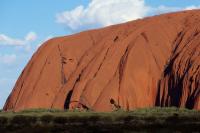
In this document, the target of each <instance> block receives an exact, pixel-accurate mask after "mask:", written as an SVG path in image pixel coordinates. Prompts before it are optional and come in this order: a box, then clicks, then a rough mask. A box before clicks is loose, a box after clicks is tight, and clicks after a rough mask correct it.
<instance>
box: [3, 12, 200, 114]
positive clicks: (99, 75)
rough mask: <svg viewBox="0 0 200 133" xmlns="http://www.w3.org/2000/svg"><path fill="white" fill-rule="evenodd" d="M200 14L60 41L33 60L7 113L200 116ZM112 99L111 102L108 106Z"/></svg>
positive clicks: (121, 26)
mask: <svg viewBox="0 0 200 133" xmlns="http://www.w3.org/2000/svg"><path fill="white" fill-rule="evenodd" d="M199 96H200V10H193V11H183V12H177V13H170V14H164V15H160V16H154V17H148V18H144V19H141V20H136V21H132V22H127V23H124V24H119V25H114V26H109V27H106V28H102V29H97V30H90V31H85V32H81V33H78V34H75V35H70V36H65V37H58V38H54V39H51V40H49V41H47V42H45V43H44V44H43V45H42V46H41V47H40V48H39V49H38V51H37V52H36V53H35V54H34V55H33V57H32V59H31V60H30V61H29V63H28V65H27V66H26V67H25V69H24V70H23V72H22V74H21V75H20V77H19V79H18V81H17V82H16V85H15V87H14V89H13V91H12V93H11V94H10V96H9V97H8V99H7V101H6V103H5V106H4V110H14V111H19V110H23V109H29V108H58V109H68V108H69V109H74V108H87V109H92V110H94V111H112V110H113V104H112V102H114V103H115V104H117V105H118V106H120V107H121V108H123V109H126V110H132V109H135V108H143V107H154V106H177V107H186V108H191V109H193V108H194V109H200V98H199ZM111 99H112V102H111Z"/></svg>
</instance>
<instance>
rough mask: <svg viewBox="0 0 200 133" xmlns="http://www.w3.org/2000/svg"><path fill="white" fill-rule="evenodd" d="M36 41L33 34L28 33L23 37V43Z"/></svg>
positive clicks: (35, 36)
mask: <svg viewBox="0 0 200 133" xmlns="http://www.w3.org/2000/svg"><path fill="white" fill-rule="evenodd" d="M36 39H37V35H36V33H35V32H29V33H28V34H27V35H26V37H25V41H27V42H30V41H35V40H36Z"/></svg>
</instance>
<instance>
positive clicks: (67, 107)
mask: <svg viewBox="0 0 200 133" xmlns="http://www.w3.org/2000/svg"><path fill="white" fill-rule="evenodd" d="M72 93H73V90H71V91H69V92H68V94H67V97H66V100H65V104H64V109H69V104H70V100H71V97H72Z"/></svg>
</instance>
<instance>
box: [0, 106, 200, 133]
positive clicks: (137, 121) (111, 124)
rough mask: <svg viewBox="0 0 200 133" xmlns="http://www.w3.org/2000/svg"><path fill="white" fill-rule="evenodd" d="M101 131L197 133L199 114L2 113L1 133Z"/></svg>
mask: <svg viewBox="0 0 200 133" xmlns="http://www.w3.org/2000/svg"><path fill="white" fill-rule="evenodd" d="M97 128H98V130H99V132H101V131H115V132H123V131H127V132H128V131H133V130H134V131H138V132H140V131H147V132H155V131H157V130H158V129H159V130H160V131H163V132H164V131H167V132H170V131H199V130H200V111H198V110H188V109H183V108H180V109H179V108H175V107H172V108H160V107H158V108H145V109H136V110H133V111H123V110H118V111H113V112H109V113H104V112H92V111H88V112H86V111H85V112H80V111H77V110H75V111H73V110H72V111H70V110H64V111H62V110H57V109H52V110H51V109H29V110H23V111H20V112H1V113H0V131H2V132H4V133H6V132H9V133H12V132H13V133H14V132H27V131H29V132H30V133H32V132H33V133H35V132H44V133H45V132H48V133H49V132H50V133H51V132H52V133H53V132H65V131H68V132H74V131H75V132H94V131H96V129H97Z"/></svg>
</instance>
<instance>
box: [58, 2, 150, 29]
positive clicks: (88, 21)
mask: <svg viewBox="0 0 200 133" xmlns="http://www.w3.org/2000/svg"><path fill="white" fill-rule="evenodd" d="M148 10H149V7H147V6H146V5H145V2H144V0H105V1H104V0H91V2H90V3H89V4H88V6H87V7H84V6H82V5H80V6H78V7H76V8H75V9H73V10H71V11H65V12H62V13H58V14H57V15H56V18H57V20H56V21H57V22H58V23H61V24H65V25H67V26H68V27H69V28H70V29H72V30H77V29H78V28H80V27H83V26H86V25H88V26H91V25H99V26H108V25H112V24H117V23H122V22H127V21H130V20H134V19H138V18H142V17H144V16H145V15H146V13H147V12H148Z"/></svg>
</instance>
